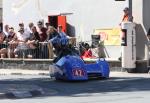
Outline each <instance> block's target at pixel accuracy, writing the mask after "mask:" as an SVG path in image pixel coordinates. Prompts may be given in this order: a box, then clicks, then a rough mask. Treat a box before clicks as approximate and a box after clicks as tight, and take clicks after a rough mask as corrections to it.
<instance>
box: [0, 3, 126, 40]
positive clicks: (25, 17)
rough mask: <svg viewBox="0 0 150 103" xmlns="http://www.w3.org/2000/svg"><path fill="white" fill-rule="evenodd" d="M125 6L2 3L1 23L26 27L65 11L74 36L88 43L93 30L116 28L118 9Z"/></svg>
mask: <svg viewBox="0 0 150 103" xmlns="http://www.w3.org/2000/svg"><path fill="white" fill-rule="evenodd" d="M38 1H39V2H40V3H39V4H40V6H39V5H38ZM22 4H23V5H22ZM127 5H128V0H126V1H122V2H119V1H118V2H116V1H115V0H3V8H4V11H3V19H4V23H8V24H10V25H13V26H17V24H18V22H19V21H24V22H25V23H26V24H27V23H29V22H31V21H33V22H36V21H38V20H39V19H45V20H47V16H48V15H51V14H52V15H53V14H58V13H64V12H69V13H73V14H72V15H68V18H67V22H69V24H71V25H73V26H75V29H76V35H82V39H85V40H89V38H90V35H91V34H92V32H93V29H95V28H109V27H116V26H118V24H119V22H120V21H121V16H122V9H123V8H124V7H125V6H127ZM17 8H18V12H17ZM85 35H86V36H85Z"/></svg>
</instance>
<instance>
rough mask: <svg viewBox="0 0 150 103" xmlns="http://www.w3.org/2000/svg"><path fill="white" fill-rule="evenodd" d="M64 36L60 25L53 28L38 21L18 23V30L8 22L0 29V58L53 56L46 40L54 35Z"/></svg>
mask: <svg viewBox="0 0 150 103" xmlns="http://www.w3.org/2000/svg"><path fill="white" fill-rule="evenodd" d="M57 35H60V36H62V37H63V36H66V33H64V32H63V31H62V26H61V25H60V26H58V28H57V29H56V28H54V27H53V26H50V24H49V23H45V25H44V23H43V22H42V21H38V22H37V24H36V25H35V24H34V23H32V22H31V23H29V24H28V27H25V26H24V23H23V22H20V23H19V24H18V30H14V28H13V27H12V26H10V25H8V24H5V25H4V30H3V31H0V58H41V59H43V58H44V59H45V58H53V57H54V53H53V46H52V44H51V43H48V41H49V40H50V39H52V38H54V37H55V36H57Z"/></svg>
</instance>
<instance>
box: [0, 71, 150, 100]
mask: <svg viewBox="0 0 150 103" xmlns="http://www.w3.org/2000/svg"><path fill="white" fill-rule="evenodd" d="M30 75H33V76H35V75H37V77H38V78H39V76H40V78H43V79H44V78H48V79H49V80H50V81H54V80H53V79H52V78H50V77H49V71H48V70H18V69H0V77H1V78H0V88H1V89H0V99H22V98H31V97H38V96H42V95H45V94H46V92H47V90H46V91H45V90H43V88H42V87H40V86H39V85H36V83H35V84H34V83H33V84H31V83H32V82H31V83H24V82H20V81H22V80H24V79H25V78H24V77H27V78H28V79H29V78H30ZM9 76H10V77H9ZM18 76H19V78H18ZM7 77H8V78H7ZM3 78H5V79H3ZM32 78H33V77H32ZM114 78H119V79H114ZM126 78H128V80H129V79H133V78H134V79H139V78H150V74H137V73H136V74H130V73H127V72H110V81H111V80H112V79H114V80H113V81H117V82H119V81H123V80H125V79H126ZM7 80H8V81H7ZM18 80H19V81H18ZM4 81H7V82H4ZM15 81H18V82H17V83H15ZM33 81H34V80H33ZM108 81H109V79H108V80H107V81H106V82H108ZM38 82H39V80H38ZM104 82H105V81H104ZM41 84H42V83H41ZM60 84H61V83H60ZM54 85H57V83H54ZM48 92H49V94H55V93H57V91H56V90H53V89H52V88H50V87H48Z"/></svg>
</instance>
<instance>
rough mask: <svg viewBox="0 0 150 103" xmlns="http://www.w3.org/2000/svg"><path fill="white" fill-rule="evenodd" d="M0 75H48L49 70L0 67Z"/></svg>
mask: <svg viewBox="0 0 150 103" xmlns="http://www.w3.org/2000/svg"><path fill="white" fill-rule="evenodd" d="M0 75H49V70H23V69H0Z"/></svg>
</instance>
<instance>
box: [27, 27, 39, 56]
mask: <svg viewBox="0 0 150 103" xmlns="http://www.w3.org/2000/svg"><path fill="white" fill-rule="evenodd" d="M31 32H32V33H31V37H30V39H29V40H28V42H27V43H28V45H29V48H30V50H29V51H30V55H32V57H33V58H39V43H38V42H39V41H40V36H39V33H38V32H37V29H36V27H35V26H33V27H32V28H31Z"/></svg>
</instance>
